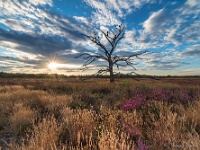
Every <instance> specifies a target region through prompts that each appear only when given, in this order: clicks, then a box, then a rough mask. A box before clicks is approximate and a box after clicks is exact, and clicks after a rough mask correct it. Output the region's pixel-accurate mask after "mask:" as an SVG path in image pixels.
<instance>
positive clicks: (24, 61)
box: [0, 0, 200, 75]
mask: <svg viewBox="0 0 200 150" xmlns="http://www.w3.org/2000/svg"><path fill="white" fill-rule="evenodd" d="M122 21H123V24H124V25H125V27H126V33H125V36H124V38H123V39H122V40H121V41H120V43H119V44H118V45H117V47H116V50H115V53H114V54H115V55H120V56H126V55H129V54H131V53H137V52H140V51H148V53H146V54H144V55H141V57H140V58H137V59H135V60H134V63H135V68H136V69H137V70H136V71H135V72H136V73H139V74H148V75H200V1H199V0H0V71H3V72H10V73H58V74H66V75H72V74H73V75H77V74H91V73H95V72H96V71H97V70H98V65H99V64H105V63H106V62H103V61H102V60H99V61H96V62H94V63H92V64H91V65H90V67H89V68H90V69H89V70H87V71H84V72H82V71H80V70H79V69H80V68H81V66H82V65H83V64H84V61H85V60H84V59H83V58H78V59H75V57H76V56H78V55H80V54H82V53H84V52H87V53H91V54H92V53H95V52H98V50H99V48H98V46H97V45H95V44H94V43H92V42H91V41H90V40H89V39H87V38H86V37H85V36H82V35H81V34H87V35H92V34H93V33H94V32H95V33H97V34H99V36H100V37H102V35H101V34H100V32H98V31H99V30H98V29H102V30H104V31H105V32H106V31H107V29H110V28H114V27H115V26H116V25H119V24H120V23H121V22H122ZM102 42H104V43H105V45H107V43H106V41H105V39H103V38H102ZM115 69H116V68H115ZM131 71H134V70H132V68H130V67H126V68H125V67H123V68H119V70H116V72H122V73H128V72H131Z"/></svg>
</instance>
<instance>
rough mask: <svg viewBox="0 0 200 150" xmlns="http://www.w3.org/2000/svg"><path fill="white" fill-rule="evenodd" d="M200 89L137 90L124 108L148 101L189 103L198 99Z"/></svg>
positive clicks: (123, 105) (141, 104)
mask: <svg viewBox="0 0 200 150" xmlns="http://www.w3.org/2000/svg"><path fill="white" fill-rule="evenodd" d="M197 95H198V91H193V90H192V89H187V88H178V89H154V90H151V91H147V90H144V91H142V90H141V89H140V90H136V91H135V96H133V97H132V98H131V99H128V100H125V102H124V103H123V104H122V107H121V108H122V110H124V111H127V110H134V109H138V108H141V107H143V106H146V105H147V102H148V101H164V102H168V103H181V104H188V103H191V102H194V101H195V100H196V99H197Z"/></svg>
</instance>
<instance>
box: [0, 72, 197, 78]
mask: <svg viewBox="0 0 200 150" xmlns="http://www.w3.org/2000/svg"><path fill="white" fill-rule="evenodd" d="M109 77H110V76H109V75H63V74H25V73H7V72H0V78H36V79H37V78H44V79H45V78H48V79H49V78H52V79H60V78H62V79H64V78H81V79H89V78H108V79H109ZM115 78H133V79H137V78H152V79H161V78H200V75H193V76H172V75H166V76H155V75H154V76H152V75H132V74H116V75H115Z"/></svg>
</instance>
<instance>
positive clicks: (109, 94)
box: [0, 78, 200, 150]
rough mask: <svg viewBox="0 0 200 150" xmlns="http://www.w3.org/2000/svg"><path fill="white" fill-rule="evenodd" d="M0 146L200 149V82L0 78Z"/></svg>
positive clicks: (16, 149)
mask: <svg viewBox="0 0 200 150" xmlns="http://www.w3.org/2000/svg"><path fill="white" fill-rule="evenodd" d="M0 149H6V150H7V149H11V150H147V149H148V150H165V149H166V150H171V149H172V150H173V149H174V150H176V149H196V150H199V149H200V79H195V78H184V79H180V78H177V79H173V78H171V79H160V80H154V79H139V80H133V79H118V80H117V81H116V82H115V83H109V81H108V80H107V79H89V80H85V81H80V80H79V79H78V78H71V79H70V78H69V79H16V78H13V79H0Z"/></svg>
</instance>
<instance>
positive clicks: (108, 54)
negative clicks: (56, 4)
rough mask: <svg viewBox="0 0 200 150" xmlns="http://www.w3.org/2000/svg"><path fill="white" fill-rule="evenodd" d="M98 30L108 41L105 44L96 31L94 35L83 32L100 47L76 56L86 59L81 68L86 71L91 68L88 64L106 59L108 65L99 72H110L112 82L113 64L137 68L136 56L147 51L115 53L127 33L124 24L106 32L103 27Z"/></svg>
mask: <svg viewBox="0 0 200 150" xmlns="http://www.w3.org/2000/svg"><path fill="white" fill-rule="evenodd" d="M98 30H99V32H101V33H102V35H103V36H104V37H105V39H106V41H107V42H106V43H104V44H103V43H102V41H103V40H102V38H100V37H99V36H98V34H95V33H94V34H93V35H87V34H81V35H83V36H85V37H87V38H88V39H89V40H90V41H92V42H93V43H95V44H96V45H97V46H98V47H99V50H98V52H94V53H92V54H91V53H83V54H81V55H79V56H77V57H76V58H79V57H83V59H86V61H85V63H84V64H83V66H82V68H81V69H82V70H83V71H84V70H86V69H87V68H89V66H88V65H90V64H91V63H92V62H94V61H97V60H104V61H106V62H107V65H106V66H101V68H100V69H99V70H98V72H97V74H103V73H106V72H109V77H110V82H114V72H113V66H116V67H117V68H118V69H119V67H126V66H131V67H132V68H133V69H134V70H136V69H135V67H134V66H133V65H134V63H133V60H134V58H135V57H137V56H139V55H142V54H144V53H146V52H147V51H140V52H138V53H133V54H131V55H128V56H120V55H117V54H115V53H114V51H115V48H116V47H117V44H118V43H119V42H120V40H121V39H123V38H124V35H125V26H124V24H123V23H121V24H120V25H117V26H115V27H114V29H109V30H108V31H106V32H105V31H103V30H102V29H98Z"/></svg>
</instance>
